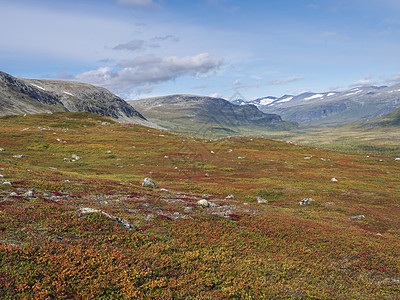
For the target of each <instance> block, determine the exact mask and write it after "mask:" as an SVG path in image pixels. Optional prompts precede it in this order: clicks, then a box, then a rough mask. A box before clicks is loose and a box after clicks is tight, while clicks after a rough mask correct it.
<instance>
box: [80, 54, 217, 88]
mask: <svg viewBox="0 0 400 300" xmlns="http://www.w3.org/2000/svg"><path fill="white" fill-rule="evenodd" d="M222 64H223V60H222V59H220V58H211V57H210V55H209V54H208V53H201V54H198V55H195V56H186V57H182V58H179V57H176V56H166V57H163V58H158V57H155V56H153V55H149V56H142V57H137V58H136V59H134V60H132V61H124V62H122V63H120V64H119V67H121V68H122V69H120V70H113V69H111V68H104V67H103V68H99V69H97V70H92V71H88V72H85V73H82V74H80V75H78V76H76V79H77V80H79V81H83V82H87V83H91V84H96V85H100V86H104V87H107V88H110V89H113V90H116V91H117V92H119V93H124V92H126V91H129V90H131V89H133V88H137V87H139V86H145V85H152V84H157V83H162V82H166V81H170V80H174V79H176V78H178V77H182V76H193V77H196V76H200V75H204V74H209V73H212V72H213V71H216V70H217V69H218V68H219V67H220V66H222Z"/></svg>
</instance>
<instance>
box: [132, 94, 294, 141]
mask: <svg viewBox="0 0 400 300" xmlns="http://www.w3.org/2000/svg"><path fill="white" fill-rule="evenodd" d="M128 103H130V104H132V105H133V106H135V107H137V108H138V109H139V110H140V111H141V112H142V113H143V115H144V116H146V118H148V119H149V120H152V121H153V122H154V123H157V124H159V125H161V126H163V127H165V128H168V129H169V130H171V131H173V132H177V133H189V134H194V135H198V136H199V135H200V136H208V137H209V136H227V135H245V134H246V133H248V132H252V131H269V130H277V129H280V130H285V129H291V128H295V126H296V125H295V124H294V123H291V122H285V121H282V119H281V117H280V116H278V115H276V114H266V113H263V112H261V111H259V110H258V109H257V108H256V107H255V106H254V105H244V106H236V105H233V104H232V103H230V102H229V101H226V100H224V99H221V98H212V97H203V96H192V95H171V96H165V97H156V98H149V99H142V100H137V101H128Z"/></svg>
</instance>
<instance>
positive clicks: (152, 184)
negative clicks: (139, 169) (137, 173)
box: [142, 177, 157, 188]
mask: <svg viewBox="0 0 400 300" xmlns="http://www.w3.org/2000/svg"><path fill="white" fill-rule="evenodd" d="M142 186H144V187H147V186H150V187H153V188H156V187H157V185H156V183H155V182H154V181H153V180H152V179H151V178H149V177H146V178H145V179H144V180H143V183H142Z"/></svg>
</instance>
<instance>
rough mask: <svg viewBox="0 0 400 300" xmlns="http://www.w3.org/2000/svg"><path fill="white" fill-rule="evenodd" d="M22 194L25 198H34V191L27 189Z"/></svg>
mask: <svg viewBox="0 0 400 300" xmlns="http://www.w3.org/2000/svg"><path fill="white" fill-rule="evenodd" d="M22 196H23V197H25V198H35V193H34V192H33V190H29V191H27V192H26V193H25V194H23V195H22Z"/></svg>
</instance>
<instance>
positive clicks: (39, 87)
mask: <svg viewBox="0 0 400 300" xmlns="http://www.w3.org/2000/svg"><path fill="white" fill-rule="evenodd" d="M31 85H33V86H34V87H35V88H38V89H41V90H42V91H45V90H46V89H45V88H44V87H41V86H39V85H36V84H33V83H31Z"/></svg>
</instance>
